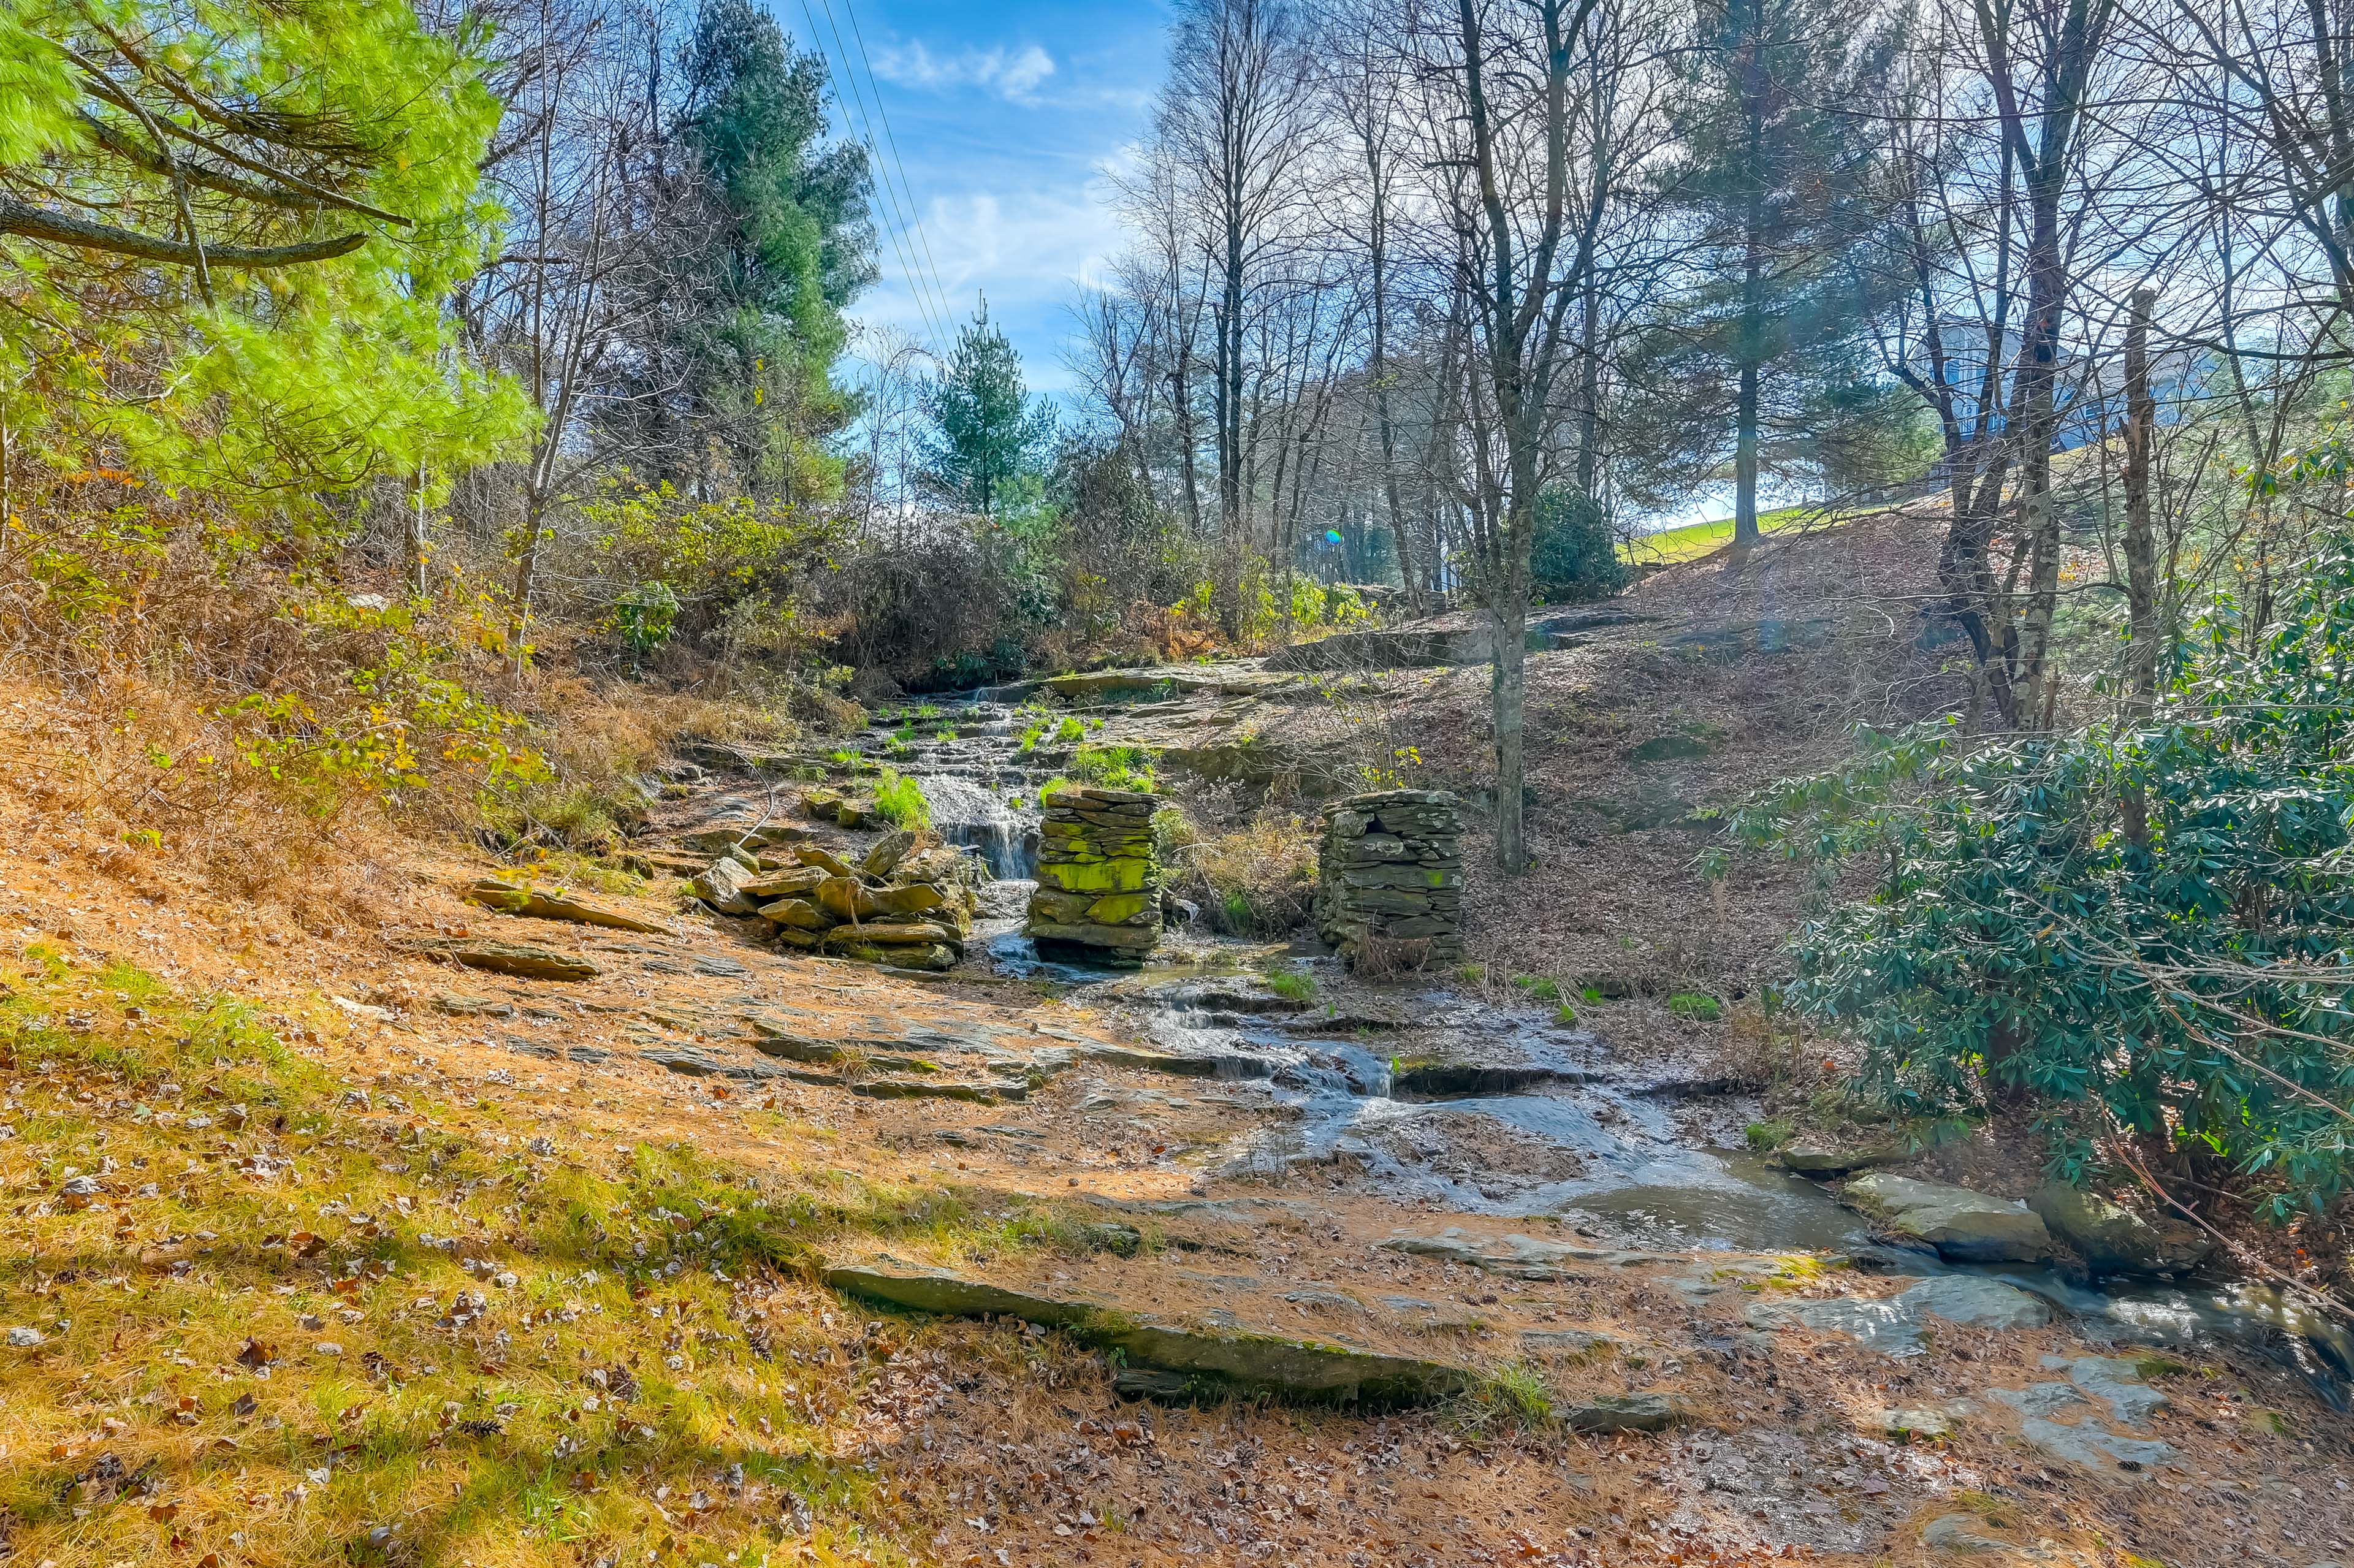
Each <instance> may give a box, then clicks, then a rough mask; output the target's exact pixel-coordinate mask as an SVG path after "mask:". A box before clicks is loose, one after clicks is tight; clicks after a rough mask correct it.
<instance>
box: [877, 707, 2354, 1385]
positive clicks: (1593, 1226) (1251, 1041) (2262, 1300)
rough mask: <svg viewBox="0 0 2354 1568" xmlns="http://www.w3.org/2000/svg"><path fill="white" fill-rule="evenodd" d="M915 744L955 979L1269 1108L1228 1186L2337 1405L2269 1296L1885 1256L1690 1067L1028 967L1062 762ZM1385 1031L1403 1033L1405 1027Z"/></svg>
mask: <svg viewBox="0 0 2354 1568" xmlns="http://www.w3.org/2000/svg"><path fill="white" fill-rule="evenodd" d="M931 728H932V730H933V731H934V732H935V733H934V734H931V735H926V734H922V733H918V734H917V735H916V736H912V737H911V736H907V734H906V732H904V731H902V732H900V737H899V738H898V739H897V740H896V741H894V740H892V739H891V738H890V736H889V735H888V733H887V732H885V731H883V730H881V729H879V728H878V730H877V732H876V734H875V737H874V738H873V740H871V741H870V742H869V746H870V748H871V749H875V750H885V751H887V752H889V753H890V755H888V756H887V757H886V758H885V760H888V761H889V762H890V763H891V765H892V766H895V767H896V768H899V769H900V770H901V771H902V772H904V773H906V774H907V775H908V776H910V777H912V778H914V779H916V780H917V783H918V784H919V786H920V787H921V788H922V789H923V791H924V794H925V798H926V800H928V802H929V804H930V806H931V810H932V816H933V821H934V825H935V827H936V829H937V830H938V832H940V834H941V835H942V837H943V838H945V839H947V840H948V841H949V842H952V843H957V844H960V845H963V846H965V847H966V848H968V849H969V850H970V851H971V853H974V854H976V855H977V856H979V857H980V858H981V861H982V862H983V863H985V864H987V866H988V867H989V869H990V872H991V876H992V877H993V878H995V879H996V880H995V881H994V882H993V883H992V884H991V885H990V886H989V887H988V888H987V889H986V891H985V895H984V898H983V902H982V913H981V920H980V922H979V923H978V926H977V928H976V930H975V932H974V940H973V942H972V944H971V948H972V951H973V953H974V955H975V958H974V959H971V960H969V961H977V962H981V963H985V964H987V965H989V966H991V967H992V968H994V969H998V970H1000V971H1001V972H1005V973H1010V974H1017V975H1024V976H1031V977H1037V978H1043V979H1045V980H1050V981H1053V982H1055V983H1056V984H1057V985H1060V986H1063V987H1068V988H1073V989H1085V990H1087V991H1088V992H1089V993H1090V998H1089V999H1090V1001H1096V1002H1098V1003H1100V1004H1103V1005H1106V1006H1108V1007H1109V1008H1111V1009H1113V1010H1114V1011H1116V1012H1119V1013H1120V1014H1121V1015H1122V1016H1123V1017H1124V1018H1125V1019H1126V1020H1127V1022H1129V1024H1130V1026H1131V1027H1132V1028H1133V1029H1134V1030H1135V1032H1136V1033H1138V1034H1139V1035H1140V1037H1141V1038H1143V1039H1144V1040H1146V1041H1148V1042H1150V1044H1153V1045H1155V1046H1157V1047H1158V1048H1160V1049H1161V1050H1163V1051H1167V1052H1170V1053H1172V1054H1178V1055H1182V1056H1188V1057H1193V1058H1196V1059H1199V1060H1202V1061H1204V1062H1205V1063H1206V1064H1207V1065H1208V1070H1209V1071H1210V1072H1212V1073H1213V1074H1214V1075H1215V1076H1217V1077H1218V1078H1221V1079H1224V1080H1226V1081H1227V1083H1226V1089H1227V1092H1229V1093H1232V1094H1234V1095H1235V1096H1237V1097H1240V1098H1242V1099H1244V1100H1246V1101H1261V1102H1264V1105H1265V1107H1266V1108H1267V1109H1269V1110H1271V1111H1274V1112H1276V1113H1278V1114H1277V1115H1275V1116H1274V1117H1272V1118H1265V1119H1264V1122H1263V1128H1264V1129H1263V1130H1258V1131H1254V1132H1251V1133H1247V1134H1244V1135H1241V1136H1239V1137H1238V1138H1237V1139H1236V1141H1235V1144H1234V1145H1233V1146H1232V1147H1231V1148H1230V1149H1228V1150H1226V1151H1225V1154H1224V1156H1223V1160H1224V1162H1225V1166H1226V1168H1227V1169H1228V1170H1230V1171H1235V1172H1237V1173H1253V1172H1256V1173H1259V1174H1264V1175H1267V1176H1276V1175H1279V1174H1281V1173H1283V1172H1285V1171H1289V1170H1291V1169H1293V1168H1296V1167H1300V1166H1328V1165H1337V1166H1343V1167H1346V1168H1348V1169H1349V1170H1350V1171H1352V1181H1354V1182H1358V1183H1362V1184H1363V1185H1364V1186H1366V1187H1368V1188H1370V1189H1372V1190H1373V1191H1376V1192H1383V1193H1385V1194H1388V1195H1390V1196H1393V1197H1395V1198H1397V1199H1400V1200H1402V1201H1405V1202H1416V1203H1419V1204H1422V1205H1426V1206H1427V1207H1429V1208H1432V1209H1436V1210H1439V1211H1443V1212H1447V1213H1471V1214H1487V1215H1492V1216H1495V1217H1496V1218H1497V1219H1498V1220H1500V1221H1501V1220H1511V1219H1529V1218H1533V1217H1537V1216H1544V1217H1547V1218H1548V1219H1558V1220H1559V1221H1560V1222H1561V1223H1562V1224H1563V1225H1564V1226H1566V1227H1571V1228H1573V1229H1574V1230H1575V1232H1576V1233H1578V1234H1583V1235H1586V1236H1591V1237H1595V1238H1597V1239H1600V1240H1602V1241H1605V1242H1606V1243H1608V1244H1611V1245H1627V1246H1630V1247H1649V1248H1661V1249H1677V1250H1697V1251H1712V1250H1723V1251H1729V1252H1782V1251H1793V1252H1800V1251H1803V1252H1819V1253H1831V1254H1840V1255H1847V1256H1850V1257H1853V1258H1855V1259H1857V1260H1858V1261H1859V1262H1860V1263H1861V1264H1863V1265H1864V1266H1878V1267H1884V1268H1891V1269H1895V1270H1899V1271H1901V1272H1903V1273H1906V1274H1935V1273H1949V1272H1968V1273H1981V1274H1988V1275H1990V1276H1992V1277H1997V1278H2000V1279H2003V1280H2006V1281H2008V1282H2009V1283H2011V1284H2014V1285H2017V1286H2019V1287H2020V1288H2022V1289H2026V1290H2029V1291H2031V1292H2033V1293H2034V1294H2036V1295H2038V1296H2041V1297H2042V1298H2045V1299H2047V1300H2049V1301H2051V1302H2052V1304H2053V1305H2054V1306H2056V1307H2058V1308H2062V1310H2064V1311H2066V1312H2068V1313H2071V1314H2073V1315H2074V1316H2076V1317H2077V1318H2078V1319H2082V1320H2083V1326H2084V1328H2085V1329H2086V1330H2088V1331H2095V1332H2105V1333H2107V1334H2108V1335H2110V1336H2112V1337H2114V1338H2115V1339H2117V1340H2121V1341H2124V1342H2127V1343H2143V1344H2156V1345H2170V1346H2179V1347H2184V1348H2192V1349H2195V1348H2196V1347H2197V1346H2198V1345H2199V1344H2200V1342H2201V1341H2205V1340H2217V1339H2221V1340H2232V1341H2235V1342H2239V1343H2242V1344H2244V1345H2249V1346H2252V1347H2254V1348H2257V1349H2259V1350H2261V1351H2264V1352H2265V1353H2267V1354H2269V1355H2272V1356H2274V1357H2277V1358H2278V1359H2280V1360H2281V1361H2284V1362H2285V1364H2288V1365H2291V1366H2294V1367H2295V1368H2296V1369H2297V1371H2298V1372H2301V1373H2303V1374H2304V1376H2305V1377H2306V1380H2307V1381H2308V1382H2309V1383H2311V1384H2312V1386H2313V1387H2314V1388H2315V1389H2316V1391H2317V1393H2319V1394H2320V1395H2321V1396H2322V1397H2323V1398H2325V1399H2326V1400H2327V1401H2328V1402H2329V1403H2331V1404H2334V1405H2336V1406H2338V1408H2341V1409H2342V1408H2345V1407H2346V1405H2347V1403H2348V1396H2349V1388H2354V1335H2349V1333H2348V1332H2347V1330H2345V1328H2344V1327H2343V1326H2342V1325H2341V1324H2338V1323H2337V1322H2334V1321H2331V1320H2329V1319H2326V1318H2324V1317H2322V1316H2321V1315H2319V1314H2317V1313H2315V1312H2313V1311H2312V1310H2310V1309H2309V1308H2304V1307H2302V1306H2300V1305H2298V1304H2297V1303H2296V1302H2294V1301H2292V1300H2288V1299H2285V1298H2284V1297H2283V1296H2282V1295H2281V1293H2279V1292H2278V1291H2276V1290H2274V1289H2273V1288H2271V1287H2266V1286H2262V1285H2258V1284H2255V1283H2253V1282H2250V1281H2244V1280H2231V1279H2225V1278H2215V1279H2201V1280H2196V1281H2190V1282H2184V1283H2179V1284H2163V1283H2152V1282H2112V1283H2110V1284H2107V1285H2105V1286H2103V1287H2099V1288H2094V1287H2088V1286H2086V1285H2084V1284H2081V1283H2077V1282H2074V1281H2073V1280H2071V1279H2069V1278H2067V1277H2062V1275H2060V1274H2058V1273H2056V1272H2054V1271H2053V1270H2051V1269H2048V1268H2041V1267H2033V1268H2029V1267H1970V1268H1964V1267H1962V1266H1956V1265H1951V1264H1946V1263H1944V1262H1941V1261H1940V1260H1939V1259H1937V1258H1936V1256H1935V1255H1934V1254H1928V1253H1921V1252H1914V1251H1910V1250H1908V1251H1904V1252H1902V1253H1892V1252H1891V1251H1890V1250H1889V1249H1886V1248H1884V1247H1882V1246H1880V1245H1877V1244H1876V1243H1875V1242H1874V1241H1873V1238H1872V1233H1871V1230H1870V1228H1869V1226H1868V1225H1867V1224H1865V1223H1864V1221H1863V1220H1862V1218H1861V1216H1860V1215H1858V1214H1857V1213H1855V1212H1854V1211H1852V1210H1850V1209H1848V1208H1846V1207H1845V1206H1843V1205H1842V1204H1840V1202H1839V1201H1838V1200H1837V1198H1836V1197H1835V1196H1834V1195H1833V1193H1832V1192H1830V1191H1829V1189H1828V1188H1827V1187H1825V1186H1823V1185H1822V1184H1821V1183H1819V1182H1817V1181H1809V1180H1808V1179H1806V1178H1804V1177H1800V1176H1797V1175H1793V1174H1791V1173H1790V1172H1788V1171H1783V1170H1781V1169H1780V1168H1779V1167H1778V1166H1776V1165H1774V1164H1771V1163H1769V1162H1768V1161H1766V1160H1762V1159H1759V1158H1757V1157H1756V1156H1755V1155H1753V1154H1750V1153H1749V1152H1747V1151H1746V1150H1745V1149H1744V1147H1743V1139H1742V1128H1743V1127H1744V1125H1745V1124H1746V1123H1747V1122H1748V1121H1750V1120H1752V1119H1755V1117H1756V1116H1757V1114H1758V1107H1757V1106H1756V1105H1755V1102H1754V1101H1752V1100H1750V1099H1748V1098H1747V1097H1744V1096H1741V1095H1738V1094H1728V1093H1725V1092H1723V1088H1722V1086H1719V1085H1715V1084H1712V1083H1710V1082H1708V1081H1706V1079H1705V1078H1704V1077H1703V1076H1702V1075H1701V1074H1700V1071H1699V1070H1698V1069H1697V1068H1691V1069H1686V1070H1682V1071H1679V1070H1678V1068H1677V1067H1676V1065H1673V1064H1669V1065H1664V1066H1662V1065H1659V1064H1657V1063H1630V1062H1628V1061H1625V1060H1623V1059H1621V1058H1620V1057H1619V1056H1618V1055H1617V1054H1616V1053H1615V1052H1614V1051H1613V1050H1612V1049H1611V1047H1610V1045H1609V1044H1608V1042H1607V1041H1606V1039H1604V1038H1603V1037H1601V1036H1599V1035H1597V1034H1596V1033H1592V1032H1590V1031H1585V1030H1578V1029H1565V1028H1562V1027H1559V1026H1557V1025H1555V1024H1554V1023H1553V1022H1552V1021H1551V1020H1550V1018H1549V1017H1547V1016H1546V1015H1544V1014H1543V1013H1541V1012H1534V1011H1533V1010H1520V1009H1511V1008H1502V1007H1498V1006H1495V1005H1492V1004H1490V1003H1488V1002H1484V1001H1478V1000H1475V999H1472V998H1469V997H1466V996H1464V995H1461V994H1459V993H1457V992H1454V991H1448V990H1447V989H1444V988H1434V989H1430V990H1427V991H1422V992H1419V993H1416V994H1412V995H1409V996H1405V997H1391V998H1389V999H1388V1000H1389V1001H1390V1003H1391V1005H1390V1006H1389V1007H1388V1008H1387V1009H1386V1010H1385V1012H1384V1014H1383V1015H1382V1016H1380V1017H1357V1016H1353V1015H1352V1016H1342V1015H1341V1014H1340V1013H1339V1012H1338V1011H1337V1007H1336V1006H1335V1005H1334V1004H1329V1003H1328V1004H1324V1005H1322V1006H1320V1007H1319V1006H1314V1005H1299V1004H1297V1003H1293V1002H1288V1001H1285V1000H1284V999H1282V998H1279V997H1277V996H1275V995H1274V994H1273V993H1271V992H1269V991H1267V990H1266V989H1265V988H1264V985H1263V983H1262V982H1260V981H1259V980H1257V977H1256V975H1255V973H1254V969H1255V966H1257V964H1260V963H1263V962H1265V961H1266V960H1267V959H1269V958H1272V957H1275V956H1278V955H1281V954H1285V952H1286V949H1284V948H1281V947H1267V946H1265V945H1257V946H1254V945H1252V944H1248V943H1245V942H1240V941H1236V940H1233V939H1230V938H1217V937H1214V936H1213V935H1211V934H1209V933H1207V932H1204V931H1201V930H1198V929H1185V930H1181V931H1177V932H1172V941H1171V942H1170V943H1169V944H1168V946H1167V948H1166V949H1165V950H1164V951H1163V953H1161V955H1159V956H1157V957H1156V958H1155V959H1153V960H1152V961H1151V962H1150V963H1148V965H1147V966H1146V967H1145V969H1143V970H1141V971H1133V970H1129V971H1119V970H1106V969H1088V968H1086V967H1084V966H1079V965H1073V964H1069V963H1063V962H1057V961H1050V960H1047V959H1042V958H1041V957H1040V956H1039V955H1038V953H1037V952H1036V950H1035V949H1034V948H1033V947H1032V946H1031V944H1030V943H1029V941H1028V940H1027V939H1026V938H1023V936H1022V935H1021V924H1022V917H1023V911H1024V909H1025V908H1026V906H1027V903H1028V898H1029V894H1030V890H1031V888H1032V886H1033V885H1034V884H1033V883H1032V881H1031V880H1030V879H1031V878H1032V877H1033V876H1034V874H1035V871H1036V865H1037V848H1038V813H1037V810H1036V806H1035V799H1036V791H1037V789H1038V787H1039V786H1040V785H1042V784H1043V783H1044V782H1046V781H1047V780H1048V779H1052V778H1053V777H1055V766H1054V765H1055V761H1056V760H1057V758H1056V757H1055V752H1054V750H1053V749H1052V748H1051V747H1034V749H1033V751H1031V752H1024V751H1023V750H1021V749H1020V736H1019V733H1018V731H1017V728H1016V715H1015V712H1014V710H1013V709H1011V708H1009V707H1008V706H1006V705H1004V704H1003V703H1002V702H995V701H968V702H964V703H958V704H952V705H943V707H942V711H941V714H940V715H939V717H938V719H937V720H935V721H932V724H931ZM941 731H952V732H953V733H952V735H941V734H939V733H938V732H941ZM1287 961H1288V963H1289V964H1290V965H1292V966H1293V967H1297V968H1304V969H1307V970H1308V971H1309V972H1310V973H1311V974H1314V975H1315V977H1316V978H1317V980H1319V981H1320V985H1319V994H1325V995H1330V994H1334V993H1335V992H1336V991H1337V990H1338V985H1339V982H1340V980H1341V975H1340V972H1339V970H1338V969H1337V967H1336V966H1335V965H1334V963H1333V961H1332V960H1331V959H1319V958H1315V957H1312V956H1307V955H1301V954H1290V955H1288V958H1287ZM1400 1018H1403V1019H1410V1020H1412V1023H1411V1025H1410V1026H1409V1027H1403V1028H1401V1027H1399V1026H1398V1025H1397V1024H1396V1023H1395V1022H1394V1020H1395V1019H1400Z"/></svg>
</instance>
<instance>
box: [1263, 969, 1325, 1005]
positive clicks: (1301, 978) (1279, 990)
mask: <svg viewBox="0 0 2354 1568" xmlns="http://www.w3.org/2000/svg"><path fill="white" fill-rule="evenodd" d="M1265 978H1266V980H1267V990H1269V991H1273V992H1275V994H1276V995H1278V996H1279V997H1282V998H1283V999H1284V1000H1286V1001H1315V1000H1316V977H1315V976H1314V975H1311V974H1310V973H1308V972H1307V971H1306V970H1304V969H1269V970H1267V974H1266V977H1265Z"/></svg>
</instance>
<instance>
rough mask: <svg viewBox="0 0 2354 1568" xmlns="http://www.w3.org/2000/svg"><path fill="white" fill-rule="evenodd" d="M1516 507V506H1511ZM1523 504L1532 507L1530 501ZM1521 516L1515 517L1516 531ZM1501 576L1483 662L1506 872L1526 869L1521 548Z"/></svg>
mask: <svg viewBox="0 0 2354 1568" xmlns="http://www.w3.org/2000/svg"><path fill="white" fill-rule="evenodd" d="M1516 510H1518V509H1517V508H1516ZM1527 510H1529V511H1530V512H1533V511H1534V510H1535V509H1534V508H1533V507H1530V508H1528V509H1527ZM1526 525H1527V519H1525V518H1523V519H1516V520H1515V522H1514V524H1513V532H1514V533H1515V534H1516V535H1519V534H1522V533H1523V532H1524V531H1525V528H1526ZM1518 554H1519V555H1520V556H1521V562H1520V564H1519V565H1517V566H1516V567H1514V568H1513V569H1511V571H1510V573H1509V574H1508V576H1507V578H1506V580H1505V581H1504V582H1503V583H1501V584H1499V585H1496V587H1494V588H1491V590H1490V599H1489V620H1490V622H1491V623H1492V625H1493V627H1494V630H1495V637H1496V645H1495V648H1494V650H1493V652H1494V660H1493V662H1491V663H1490V665H1489V696H1490V711H1491V715H1492V722H1493V724H1494V726H1495V731H1496V864H1497V866H1498V868H1499V869H1500V870H1501V871H1502V872H1503V873H1504V874H1505V875H1507V876H1518V875H1520V874H1522V873H1523V872H1525V871H1526V870H1528V866H1529V840H1528V828H1527V823H1526V821H1524V811H1525V807H1526V785H1525V781H1526V778H1527V751H1526V746H1525V741H1526V736H1527V730H1526V727H1525V726H1526V718H1527V713H1528V662H1529V574H1528V567H1527V565H1526V561H1527V555H1528V552H1527V550H1526V549H1525V548H1522V549H1521V550H1520V551H1519V552H1518Z"/></svg>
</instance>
